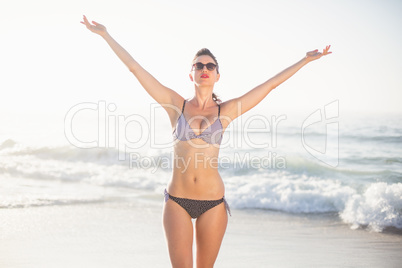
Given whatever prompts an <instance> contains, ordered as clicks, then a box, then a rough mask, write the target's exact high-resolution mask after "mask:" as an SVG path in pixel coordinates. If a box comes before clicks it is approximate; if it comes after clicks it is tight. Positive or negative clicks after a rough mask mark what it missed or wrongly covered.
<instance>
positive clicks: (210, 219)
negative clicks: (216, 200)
mask: <svg viewBox="0 0 402 268" xmlns="http://www.w3.org/2000/svg"><path fill="white" fill-rule="evenodd" d="M227 223H228V215H227V212H226V208H225V204H224V203H221V204H219V205H218V206H216V207H214V208H212V209H210V210H208V211H207V212H205V213H203V214H202V215H201V216H200V217H198V219H197V221H196V223H195V230H196V241H197V267H199V268H202V267H213V265H214V263H215V260H216V258H217V256H218V252H219V249H220V247H221V243H222V240H223V236H224V235H225V231H226V226H227Z"/></svg>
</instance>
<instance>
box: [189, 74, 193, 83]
mask: <svg viewBox="0 0 402 268" xmlns="http://www.w3.org/2000/svg"><path fill="white" fill-rule="evenodd" d="M188 76H189V77H190V80H191V82H194V79H193V76H192V75H191V74H189V75H188Z"/></svg>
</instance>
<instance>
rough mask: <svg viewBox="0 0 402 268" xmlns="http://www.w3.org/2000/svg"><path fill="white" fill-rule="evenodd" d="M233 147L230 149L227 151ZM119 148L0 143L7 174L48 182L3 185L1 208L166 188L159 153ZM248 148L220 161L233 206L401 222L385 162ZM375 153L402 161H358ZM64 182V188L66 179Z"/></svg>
mask: <svg viewBox="0 0 402 268" xmlns="http://www.w3.org/2000/svg"><path fill="white" fill-rule="evenodd" d="M236 152H237V151H235V150H233V151H226V152H225V155H234V154H235V153H236ZM246 153H247V152H246ZM264 153H265V152H264ZM117 154H118V151H117V150H115V149H104V148H98V149H79V148H75V147H72V146H59V147H28V146H24V145H22V144H19V143H17V142H15V141H13V140H7V141H5V142H3V143H2V144H1V145H0V174H1V175H2V176H3V175H7V176H8V177H10V178H11V179H10V181H12V179H14V178H18V177H22V178H27V179H29V180H31V181H32V182H37V181H42V182H43V185H45V186H44V187H42V186H41V187H38V189H42V190H43V191H44V193H43V194H39V195H36V194H34V195H30V194H25V191H26V188H24V189H23V190H21V192H22V193H23V194H20V195H9V196H8V197H7V195H4V194H3V193H4V191H5V190H4V191H3V192H2V194H1V195H0V196H1V197H0V208H13V207H26V206H47V205H63V204H74V203H80V202H83V203H85V202H88V203H90V202H102V200H105V197H104V195H103V191H105V189H110V188H113V189H117V188H118V189H129V190H130V189H139V190H146V191H153V192H161V193H162V190H161V189H163V188H164V187H165V185H166V183H167V182H168V180H169V178H170V177H171V168H164V167H161V166H160V165H159V164H158V161H155V162H154V163H151V164H150V165H148V166H147V167H141V166H130V163H129V161H125V162H124V161H118V159H117ZM251 155H253V156H255V155H257V156H258V157H257V158H256V157H254V158H253V157H251V158H242V159H240V158H238V159H235V158H234V159H232V160H231V162H229V166H228V168H221V169H220V172H221V174H222V178H223V180H224V181H225V184H226V195H227V198H228V201H229V203H230V204H231V206H233V207H234V208H239V209H247V208H253V209H255V208H259V209H267V210H277V211H284V212H288V213H329V212H334V213H338V214H339V215H340V217H341V219H342V220H343V221H344V222H345V223H347V224H350V225H351V226H352V228H357V227H359V226H368V227H369V228H371V229H373V230H375V231H381V230H383V228H386V227H387V226H392V227H396V228H402V183H400V178H401V177H402V175H401V173H399V172H398V171H395V170H387V169H382V168H383V167H382V166H376V167H377V168H376V169H372V170H371V169H368V168H366V169H364V168H359V167H360V166H359V165H354V164H350V165H349V166H346V167H344V166H342V167H337V168H333V167H329V166H327V165H325V164H323V163H321V162H319V161H313V160H311V159H307V158H304V157H302V156H298V155H293V156H287V157H286V159H285V160H286V166H285V167H283V168H281V167H278V166H275V165H274V166H272V165H271V166H269V165H270V164H272V162H270V161H271V160H273V158H272V155H263V152H258V153H257V152H256V154H254V152H253V153H252V154H251ZM144 156H146V154H145V153H144ZM152 157H153V158H155V159H157V158H166V159H168V160H169V159H171V155H169V154H167V153H166V152H163V151H158V152H155V153H154V155H153V156H152ZM152 157H149V159H152ZM264 157H265V158H264ZM256 159H257V160H258V159H259V160H264V159H265V160H266V162H265V163H266V164H267V165H268V166H261V164H263V163H264V162H263V161H262V162H261V163H259V164H258V165H257V166H253V164H254V165H255V163H256V162H258V161H256ZM356 161H357V160H356ZM378 161H382V162H385V163H389V165H388V166H395V165H400V161H401V158H400V157H392V156H387V157H384V158H381V157H365V159H362V160H361V161H360V162H359V161H358V163H363V164H364V163H366V164H367V163H376V162H378ZM151 162H152V161H151ZM363 164H362V165H363ZM367 165H368V166H370V167H371V166H372V165H369V164H367ZM356 167H357V168H356ZM363 167H364V165H363ZM3 177H4V176H3ZM367 178H370V179H367ZM398 180H399V181H398ZM60 181H61V182H70V184H71V187H70V188H71V191H69V192H68V195H67V197H66V196H65V195H62V194H60V188H52V187H50V186H49V185H52V183H53V182H60ZM28 184H29V183H28ZM78 184H80V186H78ZM82 184H85V185H90V186H95V187H100V188H101V189H102V190H101V193H98V192H96V193H95V194H94V195H93V197H89V196H88V195H87V194H86V193H87V192H86V191H85V193H83V192H80V193H77V188H80V187H82ZM3 185H4V181H3ZM63 185H64V186H63V187H64V188H65V187H66V186H65V185H68V184H63ZM6 188H7V187H6ZM91 189H92V188H91ZM53 192H54V193H55V195H52V194H53ZM5 193H6V194H7V192H5ZM71 195H72V196H73V198H70V197H71ZM82 196H84V197H85V198H82Z"/></svg>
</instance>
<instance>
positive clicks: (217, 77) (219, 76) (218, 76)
mask: <svg viewBox="0 0 402 268" xmlns="http://www.w3.org/2000/svg"><path fill="white" fill-rule="evenodd" d="M219 78H221V75H220V74H217V75H216V82H218V81H219Z"/></svg>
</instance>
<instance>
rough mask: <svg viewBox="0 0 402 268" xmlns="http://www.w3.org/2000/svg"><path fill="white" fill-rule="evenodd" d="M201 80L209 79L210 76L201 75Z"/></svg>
mask: <svg viewBox="0 0 402 268" xmlns="http://www.w3.org/2000/svg"><path fill="white" fill-rule="evenodd" d="M201 78H209V76H208V75H207V74H203V75H201Z"/></svg>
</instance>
